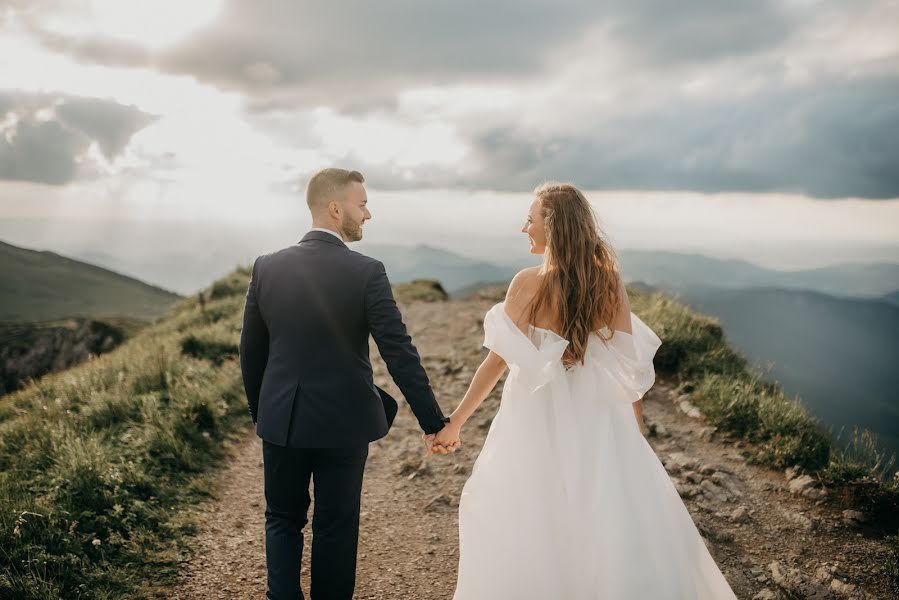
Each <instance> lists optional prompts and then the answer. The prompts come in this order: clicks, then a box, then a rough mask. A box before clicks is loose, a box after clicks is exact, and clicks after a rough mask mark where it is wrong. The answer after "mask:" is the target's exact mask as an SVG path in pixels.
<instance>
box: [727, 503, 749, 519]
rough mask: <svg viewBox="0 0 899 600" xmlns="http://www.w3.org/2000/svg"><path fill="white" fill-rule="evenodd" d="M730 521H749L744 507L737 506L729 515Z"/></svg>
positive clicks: (747, 512)
mask: <svg viewBox="0 0 899 600" xmlns="http://www.w3.org/2000/svg"><path fill="white" fill-rule="evenodd" d="M730 520H731V521H733V522H734V523H743V522H745V521H747V520H749V511H748V510H746V507H745V506H738V507H737V508H735V509H734V510H733V511H732V512H731V513H730Z"/></svg>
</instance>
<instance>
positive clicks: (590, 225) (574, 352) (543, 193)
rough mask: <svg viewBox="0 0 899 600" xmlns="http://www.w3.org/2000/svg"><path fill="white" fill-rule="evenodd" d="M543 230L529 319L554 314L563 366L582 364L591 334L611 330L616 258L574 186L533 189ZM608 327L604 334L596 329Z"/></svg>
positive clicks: (615, 303) (616, 299) (550, 185)
mask: <svg viewBox="0 0 899 600" xmlns="http://www.w3.org/2000/svg"><path fill="white" fill-rule="evenodd" d="M534 193H535V194H536V196H537V198H538V199H539V200H540V212H541V214H542V215H543V219H544V226H545V230H546V251H545V254H544V261H543V267H542V275H543V276H542V277H541V279H540V284H539V287H538V288H537V293H536V295H535V297H534V301H533V304H532V305H531V314H530V322H531V323H535V322H536V321H535V318H536V317H537V315H539V314H547V313H548V314H551V315H554V316H556V317H557V321H556V322H557V323H558V324H559V327H560V330H559V334H560V335H561V336H562V337H563V338H565V339H567V340H568V342H569V344H568V347H567V348H566V350H565V354H564V355H563V356H562V362H563V364H564V365H565V366H566V367H571V366H573V365H575V364H576V363H580V364H584V356H585V354H586V352H587V343H588V341H589V339H590V334H591V333H597V334H598V335H600V337H602V338H603V339H606V340H608V339H610V338H611V337H612V335H614V327H613V325H612V323H613V321H614V319H615V315H616V314H617V313H618V309H619V305H620V304H621V295H620V293H621V291H620V290H619V283H618V282H619V276H618V261H617V257H616V256H615V252H614V250H613V249H612V247H611V246H610V245H609V244H608V242H606V241H605V240H603V236H602V235H601V232H600V229H599V223H598V221H597V218H596V215H595V214H594V212H593V207H591V206H590V203H589V202H587V198H585V197H584V194H583V193H581V191H580V190H578V189H577V188H576V187H574V186H573V185H570V184H567V183H556V182H551V183H545V184H543V185H541V186H539V187H537V189H535V190H534ZM603 326H608V328H609V333H608V337H605V336H603V333H602V332H601V329H602V327H603Z"/></svg>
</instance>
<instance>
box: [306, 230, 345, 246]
mask: <svg viewBox="0 0 899 600" xmlns="http://www.w3.org/2000/svg"><path fill="white" fill-rule="evenodd" d="M309 231H324V232H326V233H330V234H331V235H333V236H334V237H336V238H337V239H338V240H340V241H341V242H342V241H343V238H342V237H341V236H340V234H339V233H337V232H336V231H334V230H333V229H326V228H324V227H313V228H312V229H310V230H309Z"/></svg>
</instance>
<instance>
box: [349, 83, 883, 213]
mask: <svg viewBox="0 0 899 600" xmlns="http://www.w3.org/2000/svg"><path fill="white" fill-rule="evenodd" d="M896 98H899V77H892V78H881V79H876V80H869V81H861V82H853V83H852V84H851V85H849V84H847V83H845V82H832V83H831V84H829V85H828V86H820V87H815V88H814V89H813V90H809V89H794V90H784V91H780V92H777V93H771V94H769V95H765V96H757V97H755V98H754V99H752V100H750V101H746V102H744V103H742V104H739V105H735V104H733V103H719V104H703V105H692V104H680V105H676V106H671V107H670V108H668V109H667V110H665V111H662V112H657V113H653V114H649V115H643V116H638V117H631V118H619V119H614V120H611V121H609V122H606V123H604V124H602V125H600V126H597V127H595V128H592V129H589V130H587V131H584V132H583V133H582V134H580V135H577V136H558V137H552V136H534V135H531V134H529V133H528V132H527V131H525V130H522V129H517V128H515V127H509V126H505V127H501V128H495V129H485V130H482V131H470V132H469V137H468V140H467V141H468V143H469V145H470V146H471V148H472V152H471V154H470V156H469V157H468V162H467V164H465V165H461V166H459V167H458V168H453V169H440V168H433V167H423V168H420V169H413V170H412V171H411V173H410V171H409V170H408V169H402V170H400V169H393V168H391V167H390V166H385V165H374V164H366V163H365V161H364V157H359V156H349V157H347V159H348V160H350V161H351V162H352V163H353V164H354V165H357V166H358V168H360V169H361V170H362V171H363V173H365V176H366V179H367V181H369V182H370V183H371V185H372V186H374V187H379V188H382V189H390V188H395V189H401V188H402V189H407V188H422V187H469V188H478V189H485V188H486V189H497V190H504V191H528V190H531V189H533V188H534V186H536V185H537V184H539V183H541V182H543V181H546V180H550V179H557V180H563V181H571V182H572V183H574V184H576V185H578V186H581V187H583V188H585V189H609V190H611V189H645V190H692V191H702V192H785V193H804V194H807V195H810V196H814V197H819V198H839V197H847V196H857V197H863V198H871V199H879V198H896V197H899V137H897V136H896V135H895V132H896V131H899V101H897V100H896Z"/></svg>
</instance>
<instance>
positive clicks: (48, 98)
mask: <svg viewBox="0 0 899 600" xmlns="http://www.w3.org/2000/svg"><path fill="white" fill-rule="evenodd" d="M153 118H154V117H153V116H152V115H149V114H147V113H144V112H142V111H141V110H139V109H138V108H136V107H134V106H124V105H122V104H118V103H117V102H114V101H112V100H102V99H98V98H80V97H72V96H66V95H63V94H57V95H54V94H29V93H24V92H16V91H8V92H0V179H5V180H10V181H31V182H35V183H43V184H48V185H64V184H66V183H69V182H70V181H72V180H74V179H76V178H77V177H78V176H79V174H86V173H88V172H90V170H91V168H92V167H96V166H98V165H97V163H96V160H97V158H95V157H93V156H91V154H90V149H91V147H92V146H93V144H96V145H97V147H98V149H99V152H100V153H101V154H102V157H103V158H104V159H105V160H106V161H107V162H112V161H114V160H115V159H116V158H117V157H119V156H120V155H121V154H122V152H123V151H124V150H125V148H126V147H127V145H128V142H129V141H130V140H131V137H132V136H133V135H134V134H135V133H136V132H137V131H139V130H140V129H142V128H144V127H145V126H146V125H147V124H149V123H150V122H151V121H152V120H153Z"/></svg>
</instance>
